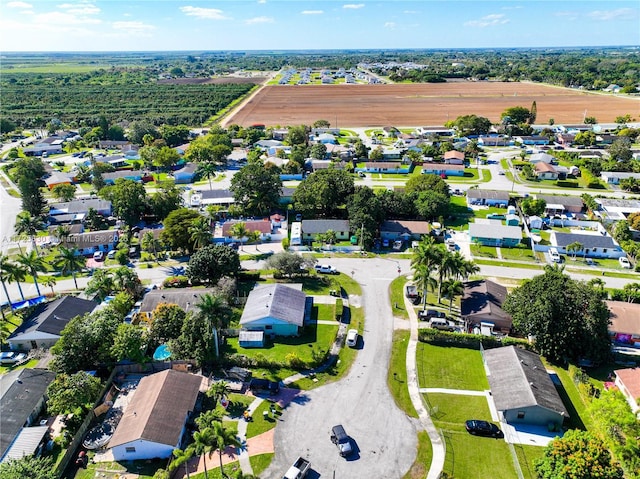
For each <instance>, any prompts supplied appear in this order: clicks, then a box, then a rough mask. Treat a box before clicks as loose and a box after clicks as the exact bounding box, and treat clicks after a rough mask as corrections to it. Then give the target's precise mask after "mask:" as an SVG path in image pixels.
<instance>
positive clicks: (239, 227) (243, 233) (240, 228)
mask: <svg viewBox="0 0 640 479" xmlns="http://www.w3.org/2000/svg"><path fill="white" fill-rule="evenodd" d="M231 234H232V235H233V237H234V238H238V239H239V240H240V247H242V244H243V241H242V240H243V239H244V238H246V237H247V236H248V235H249V230H248V229H247V225H246V224H245V223H244V222H243V221H239V222H237V223H234V224H233V225H232V226H231Z"/></svg>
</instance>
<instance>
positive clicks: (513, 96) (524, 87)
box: [225, 82, 640, 127]
mask: <svg viewBox="0 0 640 479" xmlns="http://www.w3.org/2000/svg"><path fill="white" fill-rule="evenodd" d="M533 101H535V102H536V105H537V109H538V116H537V123H546V122H547V121H548V120H549V118H553V119H554V120H555V122H556V123H581V122H582V120H583V118H584V116H585V111H586V116H593V117H595V118H596V119H597V120H598V121H599V122H600V123H611V122H613V121H614V119H615V117H617V116H620V115H626V114H627V113H628V114H630V115H631V116H632V117H634V118H637V117H639V116H640V99H638V98H635V99H631V98H619V97H613V96H611V95H604V94H597V93H586V92H581V91H578V90H571V89H568V88H556V87H551V86H545V85H537V84H531V83H503V82H451V83H428V84H395V85H305V86H295V85H290V86H267V87H264V88H263V89H262V90H260V91H259V92H258V93H257V94H256V95H255V96H253V97H252V98H250V99H249V100H248V101H247V102H245V103H243V104H242V105H241V106H240V107H239V108H238V110H236V112H235V113H233V114H232V115H231V116H230V117H228V118H227V120H226V122H225V123H226V124H227V125H228V124H231V123H237V124H239V125H242V126H248V125H251V124H255V123H263V124H265V125H267V126H275V125H281V126H287V125H301V124H305V125H310V124H312V123H313V122H314V121H316V120H319V119H324V120H327V121H329V122H330V123H331V126H336V124H337V126H345V127H368V126H372V127H373V126H385V125H393V126H427V125H442V124H444V123H445V122H446V121H447V120H453V119H455V118H456V117H458V116H460V115H467V114H476V115H479V116H485V117H487V118H489V119H490V120H491V121H492V122H498V121H499V120H500V113H502V112H503V111H504V110H505V109H507V108H509V107H512V106H524V107H526V108H530V107H531V104H532V102H533Z"/></svg>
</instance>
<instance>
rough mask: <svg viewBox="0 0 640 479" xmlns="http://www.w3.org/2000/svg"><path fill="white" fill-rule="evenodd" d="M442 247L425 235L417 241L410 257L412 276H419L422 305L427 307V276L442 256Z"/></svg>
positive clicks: (428, 284)
mask: <svg viewBox="0 0 640 479" xmlns="http://www.w3.org/2000/svg"><path fill="white" fill-rule="evenodd" d="M442 252H443V250H442V248H440V247H439V246H438V245H437V244H436V242H435V240H434V239H433V238H432V237H431V236H426V237H424V238H423V239H422V241H420V243H418V246H417V247H416V248H415V250H414V252H413V257H412V258H411V269H412V271H413V274H414V277H419V278H421V281H420V282H419V283H420V284H421V286H422V291H423V307H424V308H426V307H427V289H428V288H429V286H430V284H431V281H430V280H429V278H430V277H431V274H432V273H433V272H434V271H435V270H436V268H437V266H438V263H439V261H440V256H442Z"/></svg>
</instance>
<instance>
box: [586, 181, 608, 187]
mask: <svg viewBox="0 0 640 479" xmlns="http://www.w3.org/2000/svg"><path fill="white" fill-rule="evenodd" d="M587 188H597V189H602V188H604V185H603V184H602V183H601V182H600V180H596V179H593V180H590V181H589V183H587Z"/></svg>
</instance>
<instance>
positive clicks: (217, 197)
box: [189, 190, 235, 208]
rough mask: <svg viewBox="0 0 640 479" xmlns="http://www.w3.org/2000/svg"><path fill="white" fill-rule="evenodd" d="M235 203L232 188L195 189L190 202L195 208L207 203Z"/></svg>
mask: <svg viewBox="0 0 640 479" xmlns="http://www.w3.org/2000/svg"><path fill="white" fill-rule="evenodd" d="M234 203H235V200H234V198H233V193H232V192H231V190H202V191H194V192H193V193H192V195H191V198H190V200H189V204H190V205H191V206H193V207H194V208H197V207H199V206H207V205H219V206H227V207H228V206H231V205H232V204H234Z"/></svg>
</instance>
